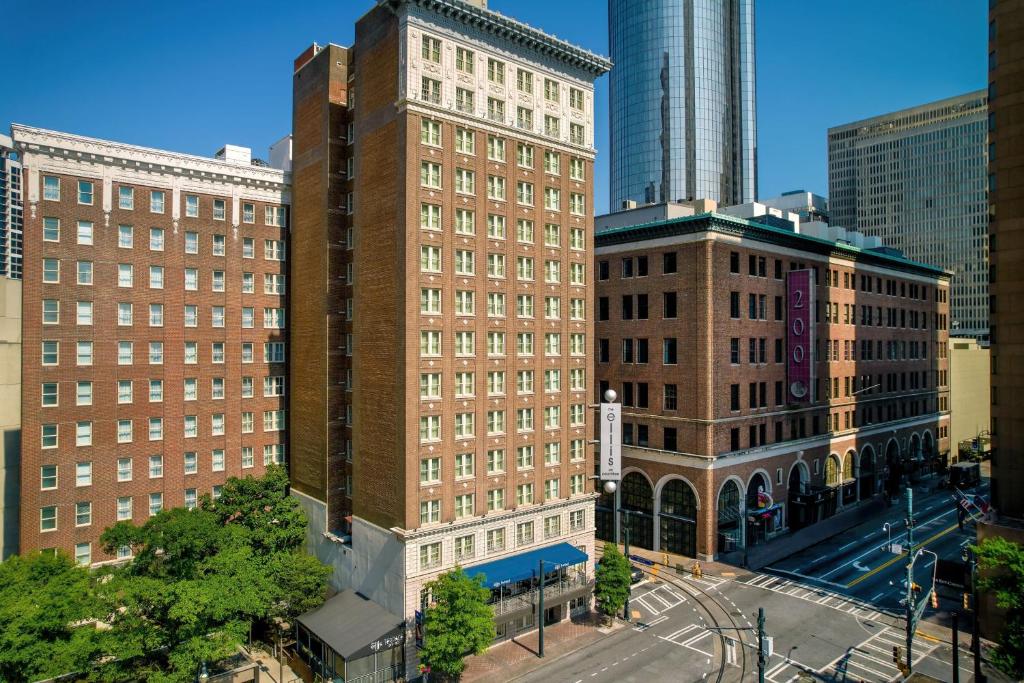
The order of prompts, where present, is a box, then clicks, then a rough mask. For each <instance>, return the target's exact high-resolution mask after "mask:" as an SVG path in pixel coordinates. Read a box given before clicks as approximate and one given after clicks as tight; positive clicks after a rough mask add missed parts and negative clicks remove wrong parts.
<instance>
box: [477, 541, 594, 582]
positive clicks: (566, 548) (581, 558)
mask: <svg viewBox="0 0 1024 683" xmlns="http://www.w3.org/2000/svg"><path fill="white" fill-rule="evenodd" d="M541 560H544V571H545V572H552V571H555V570H556V569H561V568H563V567H570V566H572V565H574V564H580V563H582V562H586V561H587V554H586V553H585V552H583V551H582V550H579V549H578V548H576V547H575V546H572V545H570V544H568V543H558V544H556V545H549V546H547V547H546V548H538V549H537V550H531V551H529V552H526V553H520V554H519V555H513V556H512V557H504V558H502V559H500V560H495V561H494V562H486V563H484V564H478V565H476V566H474V567H467V568H466V569H465V572H466V574H468V575H469V576H471V577H472V576H477V575H478V574H482V575H483V576H484V585H485V586H487V587H488V588H497V587H499V586H502V585H504V584H506V583H514V582H516V581H524V580H526V579H529V578H532V577H535V576H537V570H538V569H539V567H540V561H541Z"/></svg>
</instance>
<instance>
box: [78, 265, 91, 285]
mask: <svg viewBox="0 0 1024 683" xmlns="http://www.w3.org/2000/svg"><path fill="white" fill-rule="evenodd" d="M78 284H80V285H91V284H92V261H79V262H78Z"/></svg>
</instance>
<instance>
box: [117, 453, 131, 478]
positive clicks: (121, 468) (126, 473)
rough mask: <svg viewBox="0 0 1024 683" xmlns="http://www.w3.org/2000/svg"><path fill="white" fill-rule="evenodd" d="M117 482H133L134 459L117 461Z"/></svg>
mask: <svg viewBox="0 0 1024 683" xmlns="http://www.w3.org/2000/svg"><path fill="white" fill-rule="evenodd" d="M117 480H118V481H131V480H132V459H131V458H118V459H117Z"/></svg>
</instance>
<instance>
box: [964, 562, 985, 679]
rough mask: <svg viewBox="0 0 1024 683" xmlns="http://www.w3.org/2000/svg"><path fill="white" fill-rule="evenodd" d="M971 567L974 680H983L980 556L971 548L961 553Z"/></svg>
mask: <svg viewBox="0 0 1024 683" xmlns="http://www.w3.org/2000/svg"><path fill="white" fill-rule="evenodd" d="M961 557H962V558H963V560H964V561H965V562H967V565H968V566H969V567H970V569H971V655H972V656H973V657H974V680H975V681H982V680H984V678H983V677H982V675H981V639H980V638H979V637H978V558H977V556H976V555H975V554H974V551H973V550H971V548H964V552H963V554H962V555H961Z"/></svg>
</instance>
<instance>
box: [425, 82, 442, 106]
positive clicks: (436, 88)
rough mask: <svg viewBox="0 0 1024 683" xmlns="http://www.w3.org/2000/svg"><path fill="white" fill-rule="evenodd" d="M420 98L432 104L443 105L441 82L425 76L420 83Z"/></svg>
mask: <svg viewBox="0 0 1024 683" xmlns="http://www.w3.org/2000/svg"><path fill="white" fill-rule="evenodd" d="M420 98H421V99H422V100H423V101H424V102H430V103H431V104H441V81H439V80H437V79H435V78H429V77H427V76H423V78H422V79H421V81H420Z"/></svg>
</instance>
